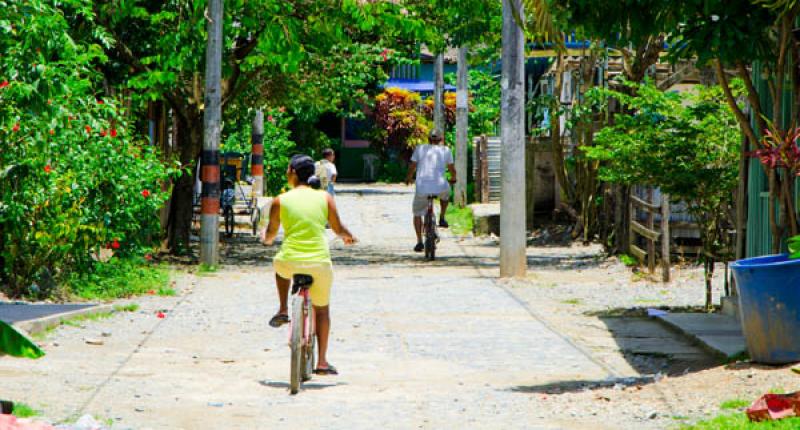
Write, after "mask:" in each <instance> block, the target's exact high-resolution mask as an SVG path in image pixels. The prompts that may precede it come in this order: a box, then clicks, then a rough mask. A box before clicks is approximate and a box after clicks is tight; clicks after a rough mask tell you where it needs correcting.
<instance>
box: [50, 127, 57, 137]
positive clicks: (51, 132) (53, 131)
mask: <svg viewBox="0 0 800 430" xmlns="http://www.w3.org/2000/svg"><path fill="white" fill-rule="evenodd" d="M49 133H50V136H52V135H54V134H56V131H55V130H53V129H52V128H51V129H50V131H49Z"/></svg>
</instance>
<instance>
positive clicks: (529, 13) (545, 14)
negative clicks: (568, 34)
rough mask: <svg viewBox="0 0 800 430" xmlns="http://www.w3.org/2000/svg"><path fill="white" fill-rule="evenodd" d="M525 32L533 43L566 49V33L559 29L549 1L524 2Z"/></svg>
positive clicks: (527, 0) (525, 0) (528, 0)
mask: <svg viewBox="0 0 800 430" xmlns="http://www.w3.org/2000/svg"><path fill="white" fill-rule="evenodd" d="M522 6H523V9H524V10H525V15H526V18H527V19H526V20H525V26H524V28H525V31H526V33H528V39H529V40H530V41H532V42H539V43H552V44H555V45H556V47H557V48H559V49H561V48H564V32H563V31H562V29H561V28H559V25H558V22H557V18H556V14H555V13H554V12H555V11H554V10H553V9H552V5H551V4H550V2H549V1H548V0H522Z"/></svg>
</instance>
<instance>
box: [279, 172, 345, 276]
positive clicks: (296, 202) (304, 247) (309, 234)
mask: <svg viewBox="0 0 800 430" xmlns="http://www.w3.org/2000/svg"><path fill="white" fill-rule="evenodd" d="M326 196H327V193H326V192H325V191H320V190H314V189H311V188H307V187H300V188H295V189H293V190H291V191H289V192H286V193H284V194H281V195H280V197H279V198H280V204H281V225H283V234H284V238H283V245H281V250H280V251H279V252H278V254H277V255H276V256H275V259H276V260H283V261H314V262H328V263H329V262H330V261H331V253H330V249H329V248H328V237H327V236H326V234H325V224H326V223H327V221H328V200H327V199H326Z"/></svg>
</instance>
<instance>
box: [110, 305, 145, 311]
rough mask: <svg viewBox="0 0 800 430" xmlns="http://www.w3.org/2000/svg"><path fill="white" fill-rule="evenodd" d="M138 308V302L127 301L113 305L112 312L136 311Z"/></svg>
mask: <svg viewBox="0 0 800 430" xmlns="http://www.w3.org/2000/svg"><path fill="white" fill-rule="evenodd" d="M138 310H139V304H138V303H128V304H127V305H114V312H136V311H138Z"/></svg>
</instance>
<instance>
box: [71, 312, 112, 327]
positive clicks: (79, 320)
mask: <svg viewBox="0 0 800 430" xmlns="http://www.w3.org/2000/svg"><path fill="white" fill-rule="evenodd" d="M112 316H114V312H96V313H93V314H85V315H78V316H74V317H72V318H69V319H65V320H64V321H61V325H66V326H70V327H80V326H82V325H83V323H85V322H87V321H100V320H104V319H108V318H111V317H112Z"/></svg>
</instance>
